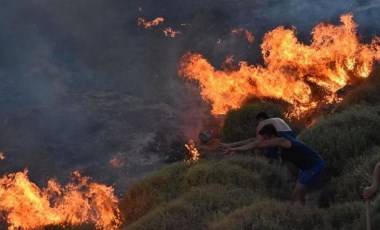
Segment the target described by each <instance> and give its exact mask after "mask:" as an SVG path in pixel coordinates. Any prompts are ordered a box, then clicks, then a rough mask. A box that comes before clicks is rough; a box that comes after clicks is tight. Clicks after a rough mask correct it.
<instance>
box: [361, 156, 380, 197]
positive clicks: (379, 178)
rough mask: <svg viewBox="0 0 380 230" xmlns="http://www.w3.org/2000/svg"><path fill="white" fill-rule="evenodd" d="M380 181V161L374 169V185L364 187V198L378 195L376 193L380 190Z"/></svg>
mask: <svg viewBox="0 0 380 230" xmlns="http://www.w3.org/2000/svg"><path fill="white" fill-rule="evenodd" d="M379 183H380V162H379V163H377V164H376V166H375V169H374V170H373V179H372V185H371V186H369V187H366V188H364V190H363V197H364V199H370V198H372V197H373V196H375V195H376V193H377V192H378V191H379Z"/></svg>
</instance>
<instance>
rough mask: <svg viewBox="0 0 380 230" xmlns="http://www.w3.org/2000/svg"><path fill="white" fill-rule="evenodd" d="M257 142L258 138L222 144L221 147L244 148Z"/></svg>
mask: <svg viewBox="0 0 380 230" xmlns="http://www.w3.org/2000/svg"><path fill="white" fill-rule="evenodd" d="M255 140H256V138H255V137H254V138H249V139H245V140H242V141H237V142H231V143H220V145H221V146H222V147H223V148H232V147H237V146H242V145H246V144H248V143H251V142H254V141H255Z"/></svg>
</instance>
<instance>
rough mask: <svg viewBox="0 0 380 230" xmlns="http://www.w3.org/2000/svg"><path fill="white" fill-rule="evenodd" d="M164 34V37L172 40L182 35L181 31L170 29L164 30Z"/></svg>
mask: <svg viewBox="0 0 380 230" xmlns="http://www.w3.org/2000/svg"><path fill="white" fill-rule="evenodd" d="M164 33H165V36H166V37H168V36H169V37H172V38H174V37H176V36H177V35H179V34H182V33H181V31H175V30H173V29H172V28H171V27H167V28H165V29H164Z"/></svg>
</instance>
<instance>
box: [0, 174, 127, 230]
mask: <svg viewBox="0 0 380 230" xmlns="http://www.w3.org/2000/svg"><path fill="white" fill-rule="evenodd" d="M27 174H28V171H27V170H25V171H24V172H17V173H13V174H8V175H5V176H3V178H1V179H0V185H1V187H0V212H1V213H2V214H3V215H2V216H3V218H4V219H5V220H6V221H7V223H8V225H9V229H19V228H22V229H34V228H41V227H43V226H46V225H64V224H73V225H75V224H81V223H87V222H93V223H95V225H96V226H97V228H99V229H118V228H119V227H120V225H121V220H120V214H119V210H118V208H117V198H116V197H115V196H114V195H113V188H112V187H107V186H105V185H102V184H97V183H91V182H89V180H90V178H89V177H82V176H81V175H80V173H79V172H74V173H73V178H72V182H71V183H69V184H68V185H66V186H65V187H62V186H61V185H60V184H59V183H58V182H57V181H55V180H49V182H48V187H47V188H46V189H40V188H39V187H38V186H37V185H35V184H34V183H32V182H30V181H29V179H28V175H27Z"/></svg>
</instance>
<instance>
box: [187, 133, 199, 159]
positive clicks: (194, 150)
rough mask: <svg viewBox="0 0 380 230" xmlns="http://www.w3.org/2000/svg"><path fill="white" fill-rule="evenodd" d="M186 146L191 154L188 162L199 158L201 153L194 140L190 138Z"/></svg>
mask: <svg viewBox="0 0 380 230" xmlns="http://www.w3.org/2000/svg"><path fill="white" fill-rule="evenodd" d="M185 147H186V149H187V151H188V153H189V154H190V158H189V159H188V160H187V161H186V162H188V163H190V162H194V161H197V160H199V156H200V155H199V151H198V149H197V148H196V147H195V141H194V140H192V139H190V140H189V141H188V142H187V144H185Z"/></svg>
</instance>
